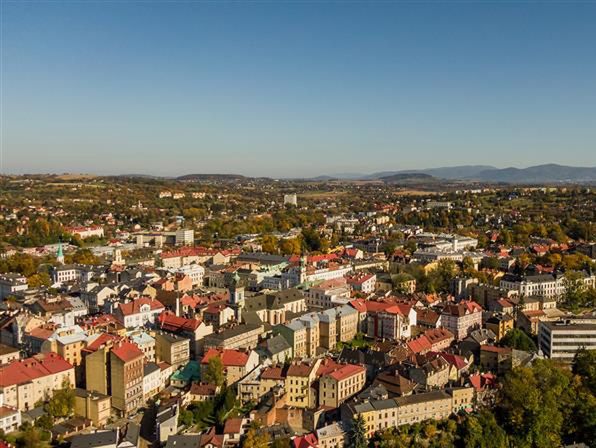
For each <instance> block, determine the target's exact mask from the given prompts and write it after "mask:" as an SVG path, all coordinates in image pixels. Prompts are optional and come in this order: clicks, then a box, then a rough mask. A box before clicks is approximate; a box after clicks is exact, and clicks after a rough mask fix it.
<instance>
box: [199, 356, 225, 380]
mask: <svg viewBox="0 0 596 448" xmlns="http://www.w3.org/2000/svg"><path fill="white" fill-rule="evenodd" d="M202 376H203V381H204V382H205V383H210V384H215V385H216V386H218V387H221V386H223V384H224V381H225V376H224V366H223V362H222V361H221V358H220V357H219V356H214V357H213V358H211V359H210V360H209V362H208V363H207V367H206V368H205V371H204V372H203V375H202Z"/></svg>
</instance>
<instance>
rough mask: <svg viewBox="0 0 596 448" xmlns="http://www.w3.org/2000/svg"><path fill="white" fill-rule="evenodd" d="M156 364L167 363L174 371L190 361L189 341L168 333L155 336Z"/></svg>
mask: <svg viewBox="0 0 596 448" xmlns="http://www.w3.org/2000/svg"><path fill="white" fill-rule="evenodd" d="M155 357H156V360H157V362H167V363H168V364H170V365H171V366H173V367H174V369H176V368H177V367H178V366H182V365H185V364H186V363H187V362H188V361H189V359H190V340H189V339H187V338H183V337H180V336H176V335H173V334H170V333H156V334H155Z"/></svg>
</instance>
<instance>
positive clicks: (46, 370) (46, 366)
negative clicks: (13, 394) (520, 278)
mask: <svg viewBox="0 0 596 448" xmlns="http://www.w3.org/2000/svg"><path fill="white" fill-rule="evenodd" d="M73 368H74V367H73V366H72V365H71V364H70V363H69V362H68V361H66V360H65V359H64V358H62V356H60V355H58V354H57V353H53V352H50V353H39V354H37V355H35V356H33V357H31V358H27V359H23V360H22V361H13V362H11V363H10V364H7V365H5V366H2V367H0V386H1V387H7V386H12V385H15V384H24V383H28V382H30V381H33V380H34V379H37V378H42V377H45V376H48V375H54V374H56V373H60V372H65V371H67V370H70V369H73Z"/></svg>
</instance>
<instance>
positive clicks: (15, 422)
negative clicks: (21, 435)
mask: <svg viewBox="0 0 596 448" xmlns="http://www.w3.org/2000/svg"><path fill="white" fill-rule="evenodd" d="M3 402H4V400H3V398H2V395H0V431H2V433H3V434H8V433H11V432H14V431H16V430H18V429H19V426H21V413H20V411H18V410H17V409H15V408H13V407H10V406H4V403H3ZM7 446H8V445H7Z"/></svg>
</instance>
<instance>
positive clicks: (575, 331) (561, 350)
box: [538, 319, 596, 362]
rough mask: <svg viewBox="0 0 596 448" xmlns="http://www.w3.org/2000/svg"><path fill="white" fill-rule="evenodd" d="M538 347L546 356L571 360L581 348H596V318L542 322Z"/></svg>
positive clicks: (559, 359)
mask: <svg viewBox="0 0 596 448" xmlns="http://www.w3.org/2000/svg"><path fill="white" fill-rule="evenodd" d="M538 348H539V349H540V350H542V352H543V353H544V355H545V356H547V357H549V358H551V359H555V360H558V361H564V362H571V361H573V357H574V356H575V354H576V353H577V351H578V350H579V349H580V348H585V349H586V350H596V319H566V320H561V321H556V322H544V321H543V322H540V324H539V326H538Z"/></svg>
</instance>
